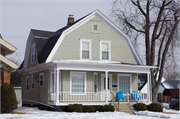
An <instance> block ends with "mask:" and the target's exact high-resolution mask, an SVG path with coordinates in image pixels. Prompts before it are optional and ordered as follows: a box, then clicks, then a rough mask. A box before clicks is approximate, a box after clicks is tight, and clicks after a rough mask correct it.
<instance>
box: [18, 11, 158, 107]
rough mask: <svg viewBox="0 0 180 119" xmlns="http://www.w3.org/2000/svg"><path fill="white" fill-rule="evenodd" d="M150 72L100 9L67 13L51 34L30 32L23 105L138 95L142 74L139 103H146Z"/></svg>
mask: <svg viewBox="0 0 180 119" xmlns="http://www.w3.org/2000/svg"><path fill="white" fill-rule="evenodd" d="M154 68H156V67H155V66H145V65H142V63H141V60H140V58H139V57H138V54H137V53H136V51H135V50H134V48H133V45H132V44H131V42H130V39H129V38H128V37H127V35H126V34H124V33H123V32H122V31H121V30H120V29H118V27H117V26H116V25H115V24H113V23H112V22H111V21H110V20H109V19H108V18H107V17H106V16H105V15H103V14H102V13H101V12H100V11H99V10H96V11H94V12H92V13H90V14H88V15H86V16H84V17H82V18H80V19H79V20H76V21H74V17H73V15H69V18H68V23H67V25H65V27H63V28H61V29H59V30H57V31H56V32H50V31H41V30H33V29H32V30H31V31H30V34H29V37H28V39H27V44H26V51H25V58H24V62H23V64H22V65H21V67H20V69H19V71H22V72H23V76H22V100H23V102H22V103H23V104H24V105H27V104H50V105H54V106H67V105H68V104H73V103H80V104H83V105H104V104H109V101H110V100H112V99H113V95H116V93H117V91H122V92H123V93H124V95H127V94H129V93H132V91H138V73H140V74H142V73H144V74H146V75H147V84H148V87H147V88H148V89H147V90H148V94H146V96H144V98H143V99H144V101H151V91H150V90H149V89H150V88H151V85H150V70H151V69H154ZM127 98H128V97H127ZM128 101H129V100H128V99H127V100H126V102H128Z"/></svg>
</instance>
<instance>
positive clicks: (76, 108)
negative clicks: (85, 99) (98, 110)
mask: <svg viewBox="0 0 180 119" xmlns="http://www.w3.org/2000/svg"><path fill="white" fill-rule="evenodd" d="M67 111H68V112H83V106H82V104H70V105H68V106H67Z"/></svg>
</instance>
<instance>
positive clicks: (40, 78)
mask: <svg viewBox="0 0 180 119" xmlns="http://www.w3.org/2000/svg"><path fill="white" fill-rule="evenodd" d="M43 85H44V73H40V74H39V86H43Z"/></svg>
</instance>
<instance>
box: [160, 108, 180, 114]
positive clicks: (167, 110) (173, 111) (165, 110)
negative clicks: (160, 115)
mask: <svg viewBox="0 0 180 119" xmlns="http://www.w3.org/2000/svg"><path fill="white" fill-rule="evenodd" d="M163 112H170V113H177V114H178V113H179V114H180V110H172V109H165V108H164V109H163Z"/></svg>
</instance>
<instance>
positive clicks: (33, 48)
mask: <svg viewBox="0 0 180 119" xmlns="http://www.w3.org/2000/svg"><path fill="white" fill-rule="evenodd" d="M35 62H36V45H35V44H33V45H32V46H31V63H35Z"/></svg>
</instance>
